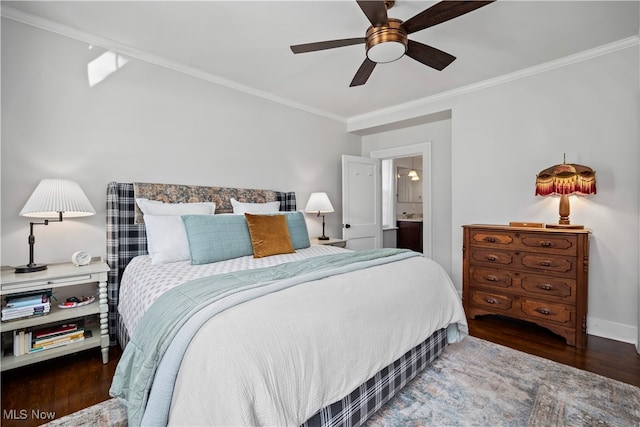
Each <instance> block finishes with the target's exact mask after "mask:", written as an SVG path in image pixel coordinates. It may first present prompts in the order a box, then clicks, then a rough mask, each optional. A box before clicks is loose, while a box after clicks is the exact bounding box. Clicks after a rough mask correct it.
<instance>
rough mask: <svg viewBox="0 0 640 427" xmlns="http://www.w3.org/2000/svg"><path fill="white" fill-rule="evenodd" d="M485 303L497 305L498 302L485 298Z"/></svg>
mask: <svg viewBox="0 0 640 427" xmlns="http://www.w3.org/2000/svg"><path fill="white" fill-rule="evenodd" d="M485 301H486V302H488V303H489V304H497V303H498V300H496V299H494V298H487V299H486V300H485Z"/></svg>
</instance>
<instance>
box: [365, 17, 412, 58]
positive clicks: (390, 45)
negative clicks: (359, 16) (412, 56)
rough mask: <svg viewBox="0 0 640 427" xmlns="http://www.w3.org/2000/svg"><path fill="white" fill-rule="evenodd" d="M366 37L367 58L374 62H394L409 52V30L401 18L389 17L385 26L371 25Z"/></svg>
mask: <svg viewBox="0 0 640 427" xmlns="http://www.w3.org/2000/svg"><path fill="white" fill-rule="evenodd" d="M366 38H367V42H366V48H367V58H369V59H370V60H371V61H373V62H376V63H386V62H393V61H396V60H398V59H400V58H402V57H403V56H404V54H405V53H407V44H408V42H409V41H408V38H407V32H406V31H405V30H404V28H402V21H401V20H399V19H394V18H389V23H388V24H387V25H385V26H381V27H373V26H371V27H369V29H367V35H366Z"/></svg>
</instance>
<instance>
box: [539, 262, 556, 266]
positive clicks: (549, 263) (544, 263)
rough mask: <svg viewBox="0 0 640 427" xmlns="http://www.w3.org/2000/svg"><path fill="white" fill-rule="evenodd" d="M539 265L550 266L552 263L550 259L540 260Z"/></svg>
mask: <svg viewBox="0 0 640 427" xmlns="http://www.w3.org/2000/svg"><path fill="white" fill-rule="evenodd" d="M540 265H541V266H543V267H551V266H552V265H553V263H551V261H540Z"/></svg>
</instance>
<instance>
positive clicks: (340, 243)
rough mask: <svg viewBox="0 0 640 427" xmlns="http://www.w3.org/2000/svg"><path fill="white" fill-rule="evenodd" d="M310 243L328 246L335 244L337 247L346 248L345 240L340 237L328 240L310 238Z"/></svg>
mask: <svg viewBox="0 0 640 427" xmlns="http://www.w3.org/2000/svg"><path fill="white" fill-rule="evenodd" d="M311 244H312V245H328V246H337V247H339V248H346V247H347V241H346V240H342V239H334V238H329V240H320V239H318V238H313V239H311Z"/></svg>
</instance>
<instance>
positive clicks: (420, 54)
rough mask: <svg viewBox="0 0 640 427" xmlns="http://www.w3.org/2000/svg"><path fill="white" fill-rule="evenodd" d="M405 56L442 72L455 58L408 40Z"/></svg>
mask: <svg viewBox="0 0 640 427" xmlns="http://www.w3.org/2000/svg"><path fill="white" fill-rule="evenodd" d="M406 55H407V56H409V57H410V58H413V59H415V60H416V61H418V62H421V63H423V64H424V65H427V66H429V67H431V68H435V69H436V70H438V71H442V70H444V69H445V68H446V67H447V66H448V65H449V64H451V63H452V62H453V61H455V60H456V57H455V56H453V55H449V54H448V53H447V52H443V51H441V50H439V49H436V48H435V47H431V46H427V45H426V44H422V43H420V42H416V41H413V40H409V44H408V46H407V53H406Z"/></svg>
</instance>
